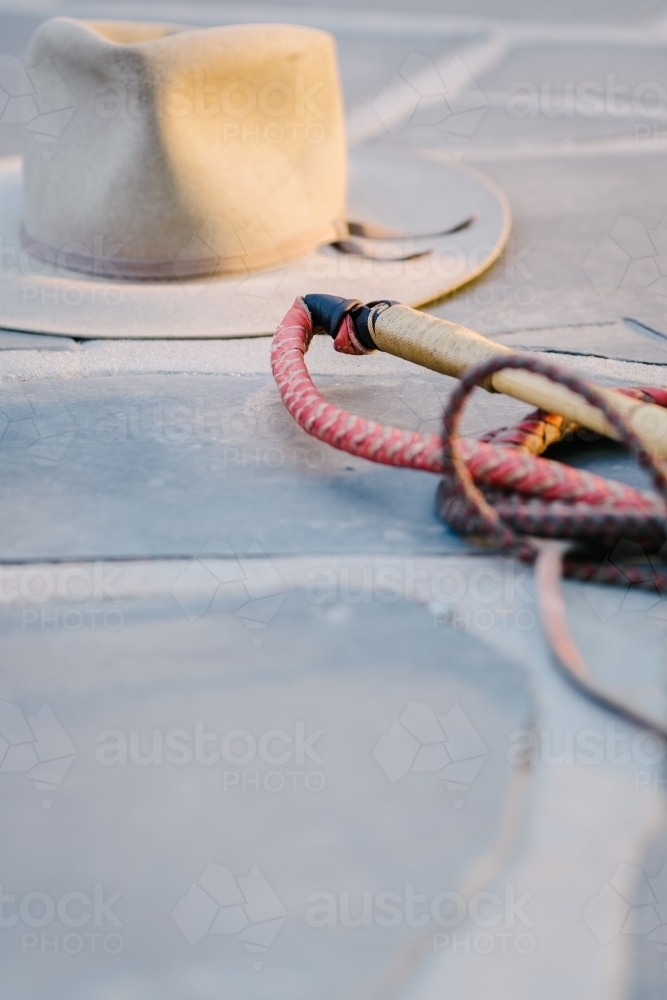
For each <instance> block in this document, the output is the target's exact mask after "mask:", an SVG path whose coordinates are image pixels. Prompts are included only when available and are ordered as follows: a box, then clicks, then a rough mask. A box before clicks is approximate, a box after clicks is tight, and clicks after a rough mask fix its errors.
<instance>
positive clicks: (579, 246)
mask: <svg viewBox="0 0 667 1000" xmlns="http://www.w3.org/2000/svg"><path fill="white" fill-rule="evenodd" d="M664 162H665V161H664V156H663V155H662V154H658V153H656V154H655V155H645V156H641V157H627V156H620V155H619V156H613V157H604V156H597V157H595V156H590V157H588V156H587V157H572V158H569V159H568V158H560V159H544V160H526V161H525V162H514V161H512V162H501V161H498V162H495V163H492V162H486V163H485V164H484V165H483V169H484V170H485V172H486V173H488V174H489V176H491V177H492V178H493V180H495V181H496V182H497V183H498V184H500V186H501V187H502V188H503V189H504V190H505V191H506V192H507V194H508V197H509V199H510V203H511V205H512V211H513V215H514V228H513V242H512V243H511V244H510V245H508V249H507V250H506V252H505V254H504V257H503V259H501V260H500V261H499V262H498V263H497V264H496V265H495V268H494V270H493V271H492V273H491V274H489V275H488V277H486V278H485V279H484V281H482V282H477V283H476V284H475V285H472V286H469V287H468V288H467V289H463V290H462V291H461V292H460V293H459V294H458V295H454V296H452V297H451V298H449V299H448V300H445V301H444V302H443V303H442V305H439V306H437V307H436V308H435V309H434V311H435V312H436V313H437V314H438V315H442V316H444V317H445V318H447V319H453V320H455V321H456V322H461V323H464V324H465V325H467V326H471V327H473V329H478V330H480V331H481V332H487V331H488V332H491V331H492V330H493V331H495V332H502V331H503V330H504V331H505V332H509V331H512V330H517V329H526V328H527V327H547V326H550V327H551V326H560V325H562V326H566V325H577V326H579V325H585V324H598V323H606V322H610V321H614V320H617V319H620V318H628V319H633V320H636V321H638V322H640V323H643V324H644V325H646V326H648V327H650V328H651V329H654V330H657V331H659V332H662V333H664V332H667V319H666V318H665V317H666V315H667V313H666V312H665V302H664V301H663V299H664V298H665V297H664V295H663V293H662V287H663V286H662V281H663V274H662V267H663V258H662V250H661V246H662V231H663V230H662V229H661V226H662V223H663V221H664V219H665V217H666V216H667V200H665V199H664V198H662V195H661V193H660V192H661V190H662V187H661V181H660V177H661V176H662V173H663V169H664Z"/></svg>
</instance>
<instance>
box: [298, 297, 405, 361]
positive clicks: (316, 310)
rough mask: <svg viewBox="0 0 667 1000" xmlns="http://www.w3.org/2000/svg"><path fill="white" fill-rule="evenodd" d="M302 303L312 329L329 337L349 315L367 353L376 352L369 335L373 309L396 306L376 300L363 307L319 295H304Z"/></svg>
mask: <svg viewBox="0 0 667 1000" xmlns="http://www.w3.org/2000/svg"><path fill="white" fill-rule="evenodd" d="M303 301H304V302H305V304H306V308H307V309H308V312H309V313H310V316H311V319H312V321H313V329H314V330H315V329H320V330H324V332H325V333H328V334H329V336H330V337H336V335H337V333H338V331H339V329H340V325H341V323H342V322H343V320H344V319H345V317H346V316H347V314H348V313H349V314H350V315H351V317H352V320H353V322H354V329H355V333H356V335H357V337H358V339H359V342H360V343H361V344H363V346H364V347H365V348H366V350H368V351H375V350H377V345H376V344H375V343H374V341H373V337H372V335H371V330H372V327H373V319H374V315H373V314H374V310H375V307H376V306H395V305H397V304H398V303H396V302H392V301H391V300H390V299H378V300H377V301H376V302H367V303H366V304H365V305H364V303H363V302H359V300H358V299H343V298H341V297H340V296H339V295H319V294H314V295H304V297H303ZM369 321H370V322H369Z"/></svg>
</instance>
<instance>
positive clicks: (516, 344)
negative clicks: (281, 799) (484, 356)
mask: <svg viewBox="0 0 667 1000" xmlns="http://www.w3.org/2000/svg"><path fill="white" fill-rule="evenodd" d="M494 339H495V340H498V341H499V342H500V343H502V344H506V345H507V346H508V347H512V348H515V349H516V350H528V351H547V352H550V353H552V352H555V353H558V354H565V353H570V354H580V355H583V356H594V357H597V358H615V359H616V360H618V361H640V362H642V363H644V364H654V365H664V364H667V336H665V335H664V334H662V333H658V331H657V330H651V329H650V328H649V327H646V326H642V324H641V323H636V322H633V321H632V320H626V321H619V322H616V323H612V322H609V323H600V324H599V325H592V326H587V325H585V324H583V325H582V326H565V327H553V328H546V329H538V330H534V329H533V330H515V331H513V332H512V333H504V334H500V335H498V334H497V335H496V337H494ZM664 377H665V376H664V373H661V372H659V371H657V372H656V381H657V382H658V383H661V382H662V380H663V379H664Z"/></svg>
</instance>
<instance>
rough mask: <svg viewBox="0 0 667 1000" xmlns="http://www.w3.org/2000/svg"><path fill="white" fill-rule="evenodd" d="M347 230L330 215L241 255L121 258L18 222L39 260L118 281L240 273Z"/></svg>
mask: <svg viewBox="0 0 667 1000" xmlns="http://www.w3.org/2000/svg"><path fill="white" fill-rule="evenodd" d="M346 233H347V223H346V222H345V221H344V220H334V221H333V222H328V223H326V224H325V225H322V226H317V227H315V228H314V229H310V230H308V231H307V232H305V233H299V234H298V236H292V237H290V238H289V239H287V240H283V241H282V242H281V243H276V244H273V245H271V246H269V247H262V248H261V249H259V250H253V251H251V252H249V253H245V254H237V255H233V256H229V257H223V256H221V255H219V254H216V253H215V252H214V251H211V253H209V254H199V255H191V254H188V253H182V254H179V255H178V256H177V257H120V256H118V255H117V254H112V255H106V256H105V255H96V254H92V253H90V251H89V250H88V249H87V248H86V247H85V246H83V245H82V244H80V243H72V244H70V245H68V246H64V247H61V246H57V245H56V244H53V243H49V242H48V241H47V240H43V239H37V238H34V237H33V236H31V235H30V233H28V231H27V230H26V228H25V226H21V231H20V236H21V244H22V246H23V249H24V250H25V251H26V252H27V253H29V254H30V256H31V257H35V258H36V259H37V260H43V261H46V262H47V263H49V264H55V265H56V266H57V267H60V268H63V269H65V270H67V271H80V272H83V273H84V274H92V275H95V277H99V278H117V279H121V280H123V279H124V280H127V281H132V280H141V279H144V280H153V281H169V280H171V281H178V280H182V279H184V278H201V277H207V276H209V275H212V274H242V273H248V272H249V271H261V270H264V269H265V268H270V267H279V266H280V265H281V264H285V263H286V262H287V261H289V260H292V259H293V258H294V257H300V256H302V255H303V254H306V253H308V252H309V251H311V250H314V249H315V247H317V246H320V245H321V244H323V243H332V242H334V241H336V240H338V239H340V238H341V236H343V235H345V234H346Z"/></svg>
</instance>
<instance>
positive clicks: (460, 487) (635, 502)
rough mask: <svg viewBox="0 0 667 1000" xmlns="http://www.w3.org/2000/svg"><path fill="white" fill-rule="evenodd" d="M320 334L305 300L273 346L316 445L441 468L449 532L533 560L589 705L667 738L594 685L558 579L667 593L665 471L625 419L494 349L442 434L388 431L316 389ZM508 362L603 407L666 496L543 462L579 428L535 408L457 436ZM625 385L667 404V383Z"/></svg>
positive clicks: (349, 332) (545, 611)
mask: <svg viewBox="0 0 667 1000" xmlns="http://www.w3.org/2000/svg"><path fill="white" fill-rule="evenodd" d="M313 298H315V297H314V296H313ZM321 298H325V297H324V296H322V297H321ZM357 305H360V304H357ZM327 326H328V332H329V333H331V335H332V336H334V348H335V349H336V350H337V351H339V352H341V353H344V354H367V353H370V350H371V349H372V348H370V347H369V345H368V344H364V343H363V342H362V341H361V339H360V337H359V327H358V326H355V321H354V319H353V317H352V315H351V312H349V311H348V312H345V313H342V312H341V313H340V315H337V316H335V317H334V319H333V322H330V323H328V324H327ZM313 332H314V330H313V320H312V318H311V313H310V311H309V309H308V307H307V305H306V303H304V302H303V300H301V299H297V300H296V301H295V303H294V305H293V306H292V308H291V309H290V310H289V312H288V313H287V315H286V316H285V318H284V319H283V321H282V323H281V324H280V326H279V327H278V329H277V330H276V333H275V335H274V338H273V343H272V347H271V368H272V371H273V375H274V378H275V380H276V383H277V386H278V389H279V391H280V395H281V397H282V400H283V402H284V404H285V406H286V407H287V409H288V411H289V412H290V414H291V415H292V417H293V418H294V419H295V420H296V422H297V423H298V424H299V426H300V427H302V428H303V430H305V431H306V432H307V433H308V434H312V435H313V436H314V437H316V438H319V440H320V441H325V442H326V443H327V444H330V445H332V446H333V447H334V448H338V449H340V450H342V451H347V452H349V453H350V454H352V455H357V456H359V457H360V458H366V459H368V460H369V461H371V462H380V463H383V464H385V465H394V466H403V467H407V468H412V469H422V470H426V471H428V472H436V473H440V474H441V475H442V480H441V482H440V485H439V488H438V492H437V506H438V510H439V512H440V514H441V516H442V518H443V519H444V520H445V521H446V523H447V524H449V525H450V527H452V528H453V529H454V530H455V531H457V532H459V533H460V534H463V535H470V536H474V537H476V538H477V539H478V540H480V541H484V542H487V543H490V544H492V545H494V546H495V547H496V548H502V549H503V550H505V551H510V552H512V553H513V554H515V555H517V556H518V557H519V558H521V559H523V560H525V561H529V562H533V561H535V560H537V583H538V601H539V604H540V609H541V618H542V622H543V625H544V628H545V631H546V633H547V638H548V639H549V642H550V644H551V648H552V651H553V653H554V656H555V660H556V662H557V664H558V666H559V667H560V669H561V670H562V671H563V673H564V675H565V676H566V678H567V679H568V681H569V682H570V683H572V684H573V685H574V686H575V687H576V688H577V689H578V690H579V691H580V692H581V693H583V694H585V695H586V696H587V697H588V698H590V699H591V700H593V701H595V702H597V703H598V704H601V705H603V706H604V707H606V708H608V709H610V710H611V711H614V712H616V713H617V714H618V715H621V716H623V717H624V718H626V719H628V720H629V721H631V722H633V723H634V724H637V725H643V726H646V727H648V728H649V729H651V730H653V731H654V732H656V733H658V734H660V735H662V736H663V738H665V739H667V725H665V723H664V722H662V721H661V720H658V719H654V718H652V717H650V716H648V715H646V714H645V713H643V712H641V711H638V710H636V709H634V708H632V706H629V705H627V704H626V703H625V702H624V701H621V700H620V699H618V698H616V697H615V696H614V695H613V694H610V693H609V692H608V691H606V690H604V689H602V688H601V687H600V686H599V685H598V684H597V683H596V682H595V680H594V678H593V677H592V675H591V673H590V671H589V669H588V667H587V665H586V663H585V662H584V660H583V658H582V656H581V654H580V653H579V651H578V650H577V648H576V646H575V644H574V641H573V640H572V636H571V634H570V632H569V627H568V624H567V615H566V610H565V604H564V601H563V598H562V594H561V592H560V588H559V586H558V578H559V576H560V574H561V573H563V574H564V575H566V576H571V577H577V578H579V579H583V580H591V579H594V580H595V581H596V582H599V583H622V584H624V585H626V586H627V585H628V584H639V585H643V586H650V587H651V588H652V589H654V590H656V591H658V592H662V593H665V592H667V572H665V570H664V569H663V568H661V566H660V565H659V563H658V565H656V560H655V558H654V559H651V558H649V557H650V556H656V555H657V554H658V552H659V551H660V550H661V549H662V548H663V546H664V545H665V541H666V540H667V503H666V500H667V477H666V475H665V471H664V470H663V468H661V467H660V465H658V463H657V462H656V461H655V459H654V458H653V457H652V456H651V455H649V454H648V453H647V452H645V451H644V450H643V449H642V447H641V444H640V442H639V440H638V439H637V437H636V436H635V434H634V433H633V432H632V430H631V429H630V428H629V427H628V426H627V424H626V421H625V418H624V417H622V416H620V415H619V414H618V413H617V412H616V411H615V410H614V409H613V407H612V406H610V404H609V403H608V401H607V400H606V399H605V398H604V396H603V395H602V394H601V393H599V392H598V391H597V390H596V389H595V388H594V387H593V386H591V385H589V384H588V383H586V382H584V381H582V380H581V379H579V378H578V377H577V376H576V375H572V374H570V373H569V372H566V371H564V370H563V369H561V368H559V367H558V366H557V365H554V364H551V363H548V362H546V361H543V360H541V359H540V358H537V357H531V356H522V355H512V354H509V355H508V354H498V356H497V357H493V358H491V359H490V360H488V361H486V362H484V363H483V364H481V365H478V366H477V367H476V368H473V369H471V370H470V371H467V372H466V373H465V374H464V375H463V377H462V378H461V380H460V382H459V384H458V385H457V386H456V387H455V389H454V390H453V392H452V394H451V396H450V398H449V401H448V403H447V406H446V408H445V412H444V415H443V433H442V436H439V435H437V434H428V435H422V434H418V433H414V432H409V431H403V430H400V429H398V428H396V427H388V426H386V425H383V424H378V423H375V422H374V421H372V420H367V419H366V418H365V417H359V416H355V415H354V414H351V413H348V412H346V411H345V410H342V409H340V408H339V407H337V406H334V405H333V404H331V403H329V402H327V400H326V399H325V398H324V397H323V396H322V394H321V393H320V392H318V390H317V389H316V388H315V386H314V385H313V382H312V379H311V377H310V375H309V373H308V369H307V368H306V363H305V360H304V355H305V353H306V351H307V350H308V347H309V345H310V341H311V339H312V337H313ZM503 368H522V369H526V370H528V371H531V372H536V373H538V374H540V375H543V376H545V377H546V378H548V379H550V380H551V381H553V382H558V383H561V384H563V385H565V386H566V387H567V388H568V389H570V390H571V391H572V392H574V393H577V394H578V395H579V396H581V397H583V398H584V399H585V400H586V401H587V402H588V403H590V404H592V405H593V406H596V407H598V408H599V409H600V410H601V411H602V412H603V413H604V415H605V416H606V417H607V419H608V420H609V422H610V424H611V425H612V426H613V427H614V429H615V430H616V432H617V433H618V436H619V439H620V440H621V441H622V442H623V443H624V444H625V445H627V446H628V447H629V448H630V449H631V451H632V452H633V453H634V454H635V456H636V458H637V460H638V462H639V463H640V465H642V466H644V467H645V468H647V469H648V470H649V471H650V472H651V474H652V477H653V482H654V484H655V486H656V489H657V491H658V492H657V493H649V492H644V491H641V490H636V489H633V488H632V487H630V486H625V485H624V484H622V483H618V482H615V481H613V480H608V479H603V478H602V477H600V476H596V475H594V474H593V473H590V472H585V471H582V470H578V469H573V468H571V467H569V466H567V465H563V464H562V463H560V462H554V461H551V460H549V459H545V458H540V457H539V452H541V451H544V450H545V449H546V448H547V447H548V445H549V444H552V443H554V442H556V441H559V440H561V439H562V438H563V437H564V436H565V435H566V434H567V433H569V432H570V431H572V430H573V429H574V427H575V425H574V424H572V423H570V422H568V421H566V420H564V419H563V418H562V417H560V416H558V415H557V414H549V413H545V412H544V411H542V410H536V411H535V412H533V413H531V414H529V415H528V416H527V417H526V418H525V419H524V420H522V421H521V422H520V423H519V424H518V425H517V426H515V427H513V428H500V429H498V430H496V431H492V432H490V433H489V434H486V435H485V436H484V437H483V438H482V439H481V440H478V441H473V440H470V439H465V438H460V437H459V436H458V427H459V422H460V418H461V413H462V409H463V406H464V404H465V402H466V400H467V398H468V396H469V395H470V393H471V392H472V390H473V388H474V387H475V385H477V384H478V383H480V382H482V381H484V380H485V379H488V377H489V376H490V375H492V374H493V373H494V372H497V371H500V370H502V369H503ZM619 391H621V392H624V393H625V394H627V395H630V396H633V397H634V398H636V399H639V400H642V401H645V402H651V403H655V404H657V405H659V406H666V407H667V389H663V388H660V387H658V388H641V389H623V390H619ZM536 538H546V539H565V540H568V541H572V542H575V543H578V545H577V547H576V548H575V549H574V551H571V552H570V553H569V555H568V557H567V558H565V559H563V557H562V555H561V552H560V551H557V549H556V548H555V547H554V543H551V544H550V545H547V546H545V545H544V543H541V545H540V543H537V542H536V541H535V539H536ZM619 542H633V543H635V545H634V548H635V549H636V548H637V545H639V546H641V549H642V550H643V552H642V558H641V559H640V560H639V561H635V562H634V563H633V562H631V561H629V562H627V561H624V560H621V559H615V561H614V562H612V561H610V560H609V559H608V558H605V553H606V552H609V551H610V550H611V549H612V547H613V546H615V545H617V544H618V543H619Z"/></svg>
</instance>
